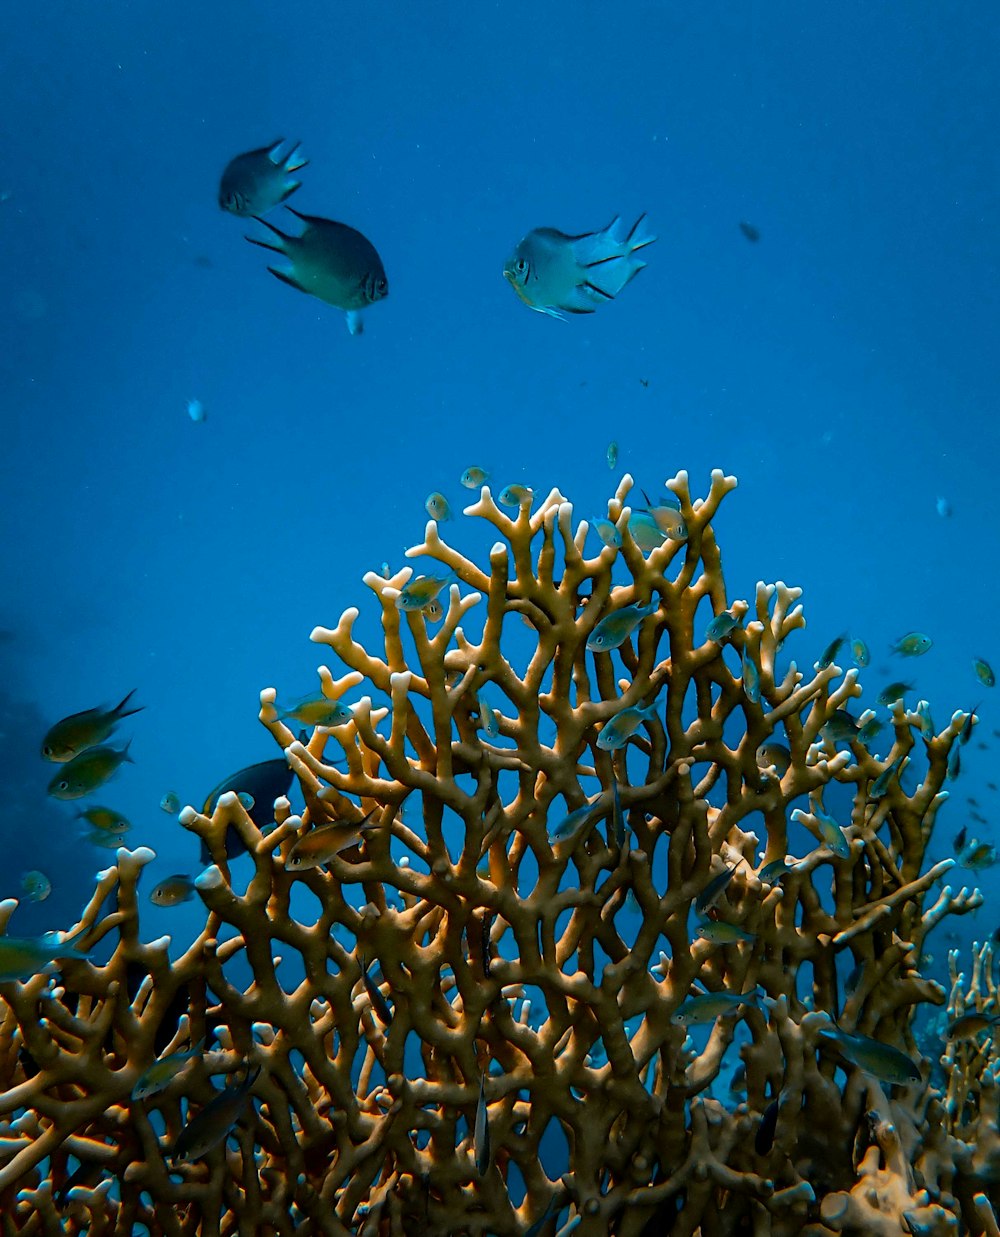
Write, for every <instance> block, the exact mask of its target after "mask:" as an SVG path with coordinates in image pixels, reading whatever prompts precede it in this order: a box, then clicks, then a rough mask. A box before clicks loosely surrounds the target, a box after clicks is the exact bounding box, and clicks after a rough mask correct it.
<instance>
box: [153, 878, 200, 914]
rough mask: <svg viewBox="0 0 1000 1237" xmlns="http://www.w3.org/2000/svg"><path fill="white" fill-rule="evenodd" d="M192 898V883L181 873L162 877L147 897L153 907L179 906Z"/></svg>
mask: <svg viewBox="0 0 1000 1237" xmlns="http://www.w3.org/2000/svg"><path fill="white" fill-rule="evenodd" d="M193 897H194V881H193V880H192V879H191V877H190V876H186V875H185V874H184V873H183V872H175V873H174V875H173V876H167V877H164V879H163V880H161V881H160V883H159V884H158V885H157V886H156V888H155V889H153V890H152V892H151V893H150V895H149V900H150V902H152V904H153V905H154V906H180V904H181V903H182V902H190V901H191V899H192V898H193Z"/></svg>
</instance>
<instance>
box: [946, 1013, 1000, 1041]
mask: <svg viewBox="0 0 1000 1237" xmlns="http://www.w3.org/2000/svg"><path fill="white" fill-rule="evenodd" d="M997 1023H1000V1014H986V1013H983V1012H982V1011H980V1010H972V1011H970V1012H969V1013H967V1014H960V1015H959V1016H958V1017H957V1018H952V1020H951V1022H949V1023H948V1028H947V1030H946V1031H945V1038H946V1039H952V1040H961V1039H974V1038H975V1037H976V1036H977V1035H978V1034H979V1032H980V1031H986V1030H992V1029H993V1027H995V1026H996V1025H997Z"/></svg>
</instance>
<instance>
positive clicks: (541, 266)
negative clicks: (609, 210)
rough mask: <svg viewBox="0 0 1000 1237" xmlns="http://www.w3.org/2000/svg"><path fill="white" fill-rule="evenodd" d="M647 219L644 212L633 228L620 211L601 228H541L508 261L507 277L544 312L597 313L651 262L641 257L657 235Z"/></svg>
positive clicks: (529, 303) (531, 306) (526, 299)
mask: <svg viewBox="0 0 1000 1237" xmlns="http://www.w3.org/2000/svg"><path fill="white" fill-rule="evenodd" d="M645 218H646V216H645V215H640V216H639V218H638V220H637V221H636V223H635V224H634V226H633V227H632V229H631V231H629V232H626V231H625V230H624V228H623V227H622V223H621V219H620V218H618V217H617V216H616V217H615V218H614V219H612V221H611V222H610V223H609V224H608V226H607V227H606V228H603V229H602V230H601V231H600V232H587V233H584V234H583V235H580V236H569V235H567V234H566V233H565V232H560V231H558V230H557V229H556V228H536V229H535V230H534V231H533V232H529V233H528V235H527V236H525V237H524V238H523V239H522V240H521V241H519V242H518V245H517V247H516V249H515V250H514V252H513V254H511V256H510V257H509V258H508V259H507V261H506V262H505V263H504V268H503V274H504V278H505V279H506V280H508V282H509V283H510V285H511V287H512V288H513V289H514V291H515V292H516V293H517V295H518V296H519V297H520V299H521V300H522V301H523V302H524V304H525V305H527V306H528V308H529V309H534V310H537V312H538V313H542V314H548V315H549V316H550V317H552V318H560V319H561V318H563V317H564V315H565V314H567V313H571V314H592V313H593V312H594V310H595V309H597V307H598V306H599V305H604V304H606V303H607V302H608V301H612V300H614V298H615V297H616V296H617V295H618V293H619V292H621V290H622V288H624V287H625V286H626V284H628V283H629V281H630V280H632V279H633V278H634V277H635V276H636V275H637V274H638V273H639V271H641V270H642V268H643V267H644V266H645V265H646V264H645V262H642V261H640V259H639V258H637V257H635V254H636V253H637V252H638V251H639V250H641V249H644V248H645V247H646V246H647V245H651V244H652V243H653V242H654V241H655V240H656V237H655V236H653V235H652V233H650V232H647V231H645V230H644V229H643V227H642V224H643V220H644V219H645Z"/></svg>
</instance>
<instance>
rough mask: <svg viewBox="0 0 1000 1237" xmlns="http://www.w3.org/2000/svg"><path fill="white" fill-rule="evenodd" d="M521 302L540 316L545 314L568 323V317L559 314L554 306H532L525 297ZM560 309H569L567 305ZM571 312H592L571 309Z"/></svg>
mask: <svg viewBox="0 0 1000 1237" xmlns="http://www.w3.org/2000/svg"><path fill="white" fill-rule="evenodd" d="M521 300H522V301H524V303H525V305H527V306H528V308H529V309H533V310H534V311H535V313H538V314H545V315H547V317H549V318H558V320H559V321H560V322H565V321H566V315H565V314H562V313H560V312H559V310H558V309H555V308H554V307H553V306H552V305H532V303H531V302H530V301H527V300H525V299H524V297H523V296H522V297H521ZM560 308H561V309H566V308H567V307H566V306H565V305H562V306H560ZM569 312H570V313H571V314H575V313H589V312H590V310H577V309H570V310H569Z"/></svg>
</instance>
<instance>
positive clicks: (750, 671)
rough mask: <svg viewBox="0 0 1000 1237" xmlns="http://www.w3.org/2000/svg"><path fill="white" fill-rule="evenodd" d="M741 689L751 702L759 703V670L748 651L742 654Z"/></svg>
mask: <svg viewBox="0 0 1000 1237" xmlns="http://www.w3.org/2000/svg"><path fill="white" fill-rule="evenodd" d="M743 691H744V692H745V694H746V698H747V700H749V701H750V703H751V704H759V703H760V671H759V670H758V669H757V663H756V662H755V661H754V660H753V658H752V657H751V656H750V654H749V652H744V654H743Z"/></svg>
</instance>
